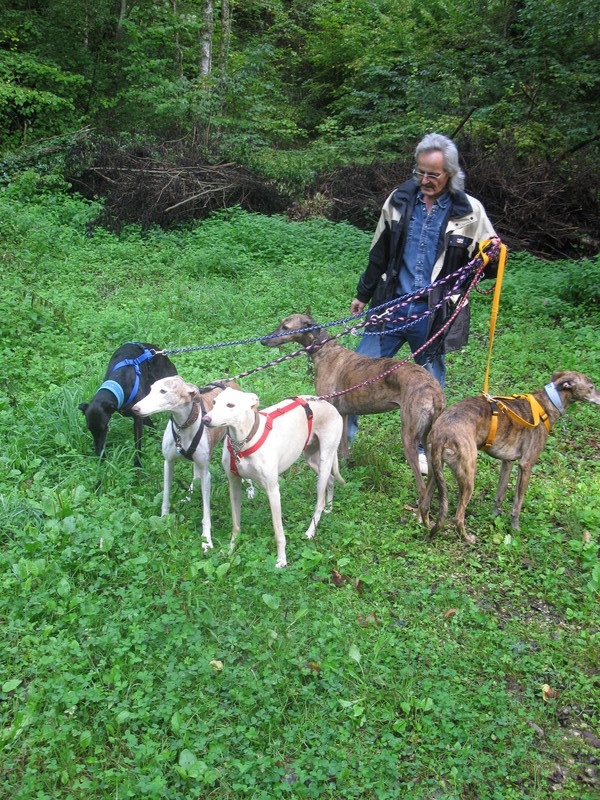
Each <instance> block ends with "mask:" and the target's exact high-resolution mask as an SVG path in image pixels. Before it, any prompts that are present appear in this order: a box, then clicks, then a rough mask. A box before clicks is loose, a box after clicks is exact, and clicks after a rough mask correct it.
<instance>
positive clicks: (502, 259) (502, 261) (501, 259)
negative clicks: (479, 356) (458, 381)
mask: <svg viewBox="0 0 600 800" xmlns="http://www.w3.org/2000/svg"><path fill="white" fill-rule="evenodd" d="M490 241H491V240H489V239H488V240H487V241H486V242H483V243H482V244H481V247H480V254H481V257H482V258H483V259H484V262H485V263H486V264H487V261H489V257H488V256H486V254H485V253H484V252H483V250H484V248H485V247H487V246H488V245H489V244H490ZM486 259H487V261H486ZM505 265H506V245H505V244H501V245H500V252H499V255H498V274H497V276H496V286H495V287H494V298H493V300H492V310H491V313H490V346H489V350H488V358H487V365H486V368H485V377H484V379H483V392H484V394H487V391H488V385H489V379H490V367H491V364H492V348H493V346H494V333H495V332H496V322H497V320H498V308H499V306H500V294H501V292H502V278H503V277H504V267H505Z"/></svg>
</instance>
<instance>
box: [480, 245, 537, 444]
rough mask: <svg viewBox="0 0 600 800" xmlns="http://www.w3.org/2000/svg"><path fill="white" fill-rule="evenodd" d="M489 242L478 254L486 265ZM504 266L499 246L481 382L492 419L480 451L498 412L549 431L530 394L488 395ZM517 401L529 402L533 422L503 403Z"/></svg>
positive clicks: (492, 433)
mask: <svg viewBox="0 0 600 800" xmlns="http://www.w3.org/2000/svg"><path fill="white" fill-rule="evenodd" d="M489 243H490V242H489V240H488V241H486V242H483V243H482V244H481V247H480V251H479V254H478V255H480V256H481V257H482V258H483V260H484V262H485V264H487V263H488V261H489V257H488V256H487V255H486V254H485V253H484V252H483V251H484V248H485V247H487V246H488V245H489ZM505 266H506V245H504V244H501V245H500V253H499V255H498V274H497V277H496V286H495V287H494V298H493V300H492V311H491V314H490V347H489V351H488V359H487V366H486V369H485V378H484V380H483V392H482V394H483V396H484V397H485V399H486V400H487V401H488V402H489V403H490V404H491V406H492V419H491V421H490V430H489V432H488V435H487V439H486V441H485V444H484V445H482V448H481V449H482V450H487V449H489V448H490V447H491V446H492V444H493V442H494V439H495V437H496V431H497V430H498V412H499V411H502V412H503V413H504V414H506V415H507V416H508V417H510V419H512V420H513V421H514V422H516V423H517V424H518V425H522V426H523V427H524V428H537V426H538V425H539V424H540V422H543V423H544V425H545V426H546V430H548V431H549V430H550V421H549V419H548V414H546V412H545V411H544V408H543V407H542V406H541V405H540V404H539V403H538V401H537V400H536V399H535V397H534V396H533V395H532V394H514V395H511V396H510V397H492V396H491V395H490V394H488V385H489V379H490V367H491V363H492V348H493V346H494V334H495V332H496V322H497V321H498V309H499V307H500V293H501V292H502V279H503V277H504V267H505ZM519 399H526V400H528V401H529V407H530V409H531V417H532V420H533V422H528V421H527V420H526V419H523V417H521V416H520V415H519V414H517V413H516V411H513V410H512V409H511V408H510V407H509V406H507V405H506V403H503V402H502V401H503V400H519Z"/></svg>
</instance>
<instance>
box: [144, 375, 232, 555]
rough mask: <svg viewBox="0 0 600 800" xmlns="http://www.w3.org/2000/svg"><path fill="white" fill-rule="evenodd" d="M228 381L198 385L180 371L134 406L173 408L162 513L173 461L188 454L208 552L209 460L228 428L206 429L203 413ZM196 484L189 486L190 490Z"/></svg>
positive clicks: (155, 409)
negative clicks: (198, 492)
mask: <svg viewBox="0 0 600 800" xmlns="http://www.w3.org/2000/svg"><path fill="white" fill-rule="evenodd" d="M234 385H235V384H234ZM224 387H225V384H224V383H223V384H222V383H216V384H210V386H207V387H206V388H204V389H199V388H198V387H197V386H195V385H194V384H193V383H186V382H185V381H184V380H183V378H181V377H180V376H179V375H175V376H173V377H171V378H161V380H158V381H155V383H153V384H152V386H151V387H150V393H149V394H148V395H146V397H144V398H143V399H142V400H140V401H139V403H136V404H135V405H134V406H133V408H132V409H131V410H132V411H133V413H134V414H139V416H141V417H148V416H150V415H151V414H156V413H158V412H159V411H170V412H171V419H170V420H169V422H168V423H167V427H166V428H165V432H164V434H163V440H162V452H163V456H164V459H165V464H164V485H163V501H162V509H161V513H162V516H163V517H164V516H166V515H167V514H168V513H169V508H170V500H169V498H170V494H171V486H172V484H173V464H174V463H175V461H176V460H177V459H178V458H187V459H188V460H190V461H192V462H193V464H194V480H196V479H197V478H200V486H201V489H202V548H203V550H204V551H205V552H206V550H208V549H209V548H211V547H212V546H213V543H212V538H211V524H210V472H209V469H208V464H209V462H210V457H211V454H212V451H213V448H214V446H215V445H216V444H217V442H219V441H220V440H221V439H222V438H223V437H224V436H225V432H226V428H224V427H221V428H215V427H213V428H211V429H210V430H208V429H205V427H204V424H203V422H202V417H203V416H204V414H205V413H207V412H208V411H210V410H211V409H212V407H213V402H214V400H215V398H216V397H217V396H218V395H219V394H220V393H221V392H222V391H223V389H224ZM192 488H193V484H192V486H190V490H191V489H192Z"/></svg>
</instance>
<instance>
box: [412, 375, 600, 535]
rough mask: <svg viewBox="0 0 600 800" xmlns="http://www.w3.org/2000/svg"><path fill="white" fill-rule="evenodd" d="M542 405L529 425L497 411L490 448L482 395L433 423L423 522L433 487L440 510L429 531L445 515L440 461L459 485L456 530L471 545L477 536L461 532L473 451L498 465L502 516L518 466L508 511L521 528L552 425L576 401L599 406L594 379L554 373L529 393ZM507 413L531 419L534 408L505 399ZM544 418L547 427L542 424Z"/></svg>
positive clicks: (497, 503)
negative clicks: (523, 508) (536, 467)
mask: <svg viewBox="0 0 600 800" xmlns="http://www.w3.org/2000/svg"><path fill="white" fill-rule="evenodd" d="M531 394H532V395H533V398H534V400H535V402H536V403H537V404H539V405H538V406H537V408H538V409H539V408H540V407H541V416H542V419H541V420H540V424H538V425H536V426H535V427H527V423H526V424H525V425H523V424H522V423H519V422H518V421H515V420H514V419H513V418H512V417H511V415H510V414H509V413H506V412H504V411H502V410H501V411H500V412H499V413H497V429H496V432H495V437H494V438H493V441H492V442H491V444H489V446H486V443H489V441H490V438H491V436H490V425H491V421H492V416H493V413H494V405H493V404H492V403H490V401H489V400H488V399H486V397H484V396H482V395H480V396H478V397H466V398H465V399H464V400H461V401H460V402H458V403H454V405H451V406H449V407H448V408H447V409H446V410H445V411H444V412H443V413H442V414H441V415H440V416H439V417H438V419H437V420H436V421H435V422H434V424H433V426H432V428H431V431H430V432H429V439H428V453H427V458H428V461H429V479H428V481H427V489H426V491H425V495H424V497H423V501H422V503H421V507H420V509H421V516H422V519H423V522H424V523H425V524H426V525H429V506H430V504H431V498H432V495H433V492H434V490H435V488H436V486H437V488H438V494H439V499H440V511H439V515H438V519H437V522H436V523H435V525H434V526H433V528H432V531H431V532H432V533H436V532H437V531H441V530H442V529H443V527H444V523H445V521H446V517H447V516H448V491H447V487H446V482H445V480H444V463H446V464H448V466H449V467H450V469H451V470H452V472H453V474H454V477H455V478H456V481H457V483H458V489H459V501H458V507H457V510H456V527H457V528H458V530H459V531H460V532H461V533H462V535H463V537H464V538H465V540H466V541H467V542H468V543H469V544H473V543H474V542H475V536H473V535H472V534H469V533H467V531H466V529H465V509H466V507H467V504H468V502H469V500H470V499H471V495H472V494H473V488H474V485H475V472H476V469H477V450H478V449H483V448H485V451H486V452H487V453H489V455H491V456H492V457H493V458H498V459H500V461H502V467H501V470H500V480H499V483H498V490H497V492H496V497H495V498H494V515H495V516H497V515H498V514H500V513H501V506H502V501H503V500H504V495H505V494H506V487H507V485H508V479H509V477H510V472H511V469H512V466H513V464H514V463H515V461H518V462H519V471H518V477H517V484H516V487H515V497H514V503H513V507H512V512H511V521H512V527H513V528H515V529H516V530H519V527H520V522H519V517H520V514H521V506H522V505H523V498H524V496H525V491H526V490H527V484H528V483H529V477H530V475H531V468H532V467H533V465H534V464H535V463H536V461H537V460H538V458H539V456H540V453H541V452H542V450H543V449H544V447H545V445H546V441H547V439H548V432H549V429H550V427H551V425H552V424H553V423H554V422H556V420H557V419H558V418H559V417H560V416H562V415H563V414H564V413H565V410H566V409H567V408H568V407H569V406H570V405H571V404H572V403H574V402H575V401H576V400H582V401H587V402H588V403H594V404H596V405H600V392H598V390H597V389H596V387H595V386H594V384H593V383H592V381H591V380H590V379H589V378H588V377H586V376H585V375H583V374H582V373H581V372H570V371H568V372H555V373H554V375H553V376H552V380H551V382H550V383H548V384H547V385H546V386H545V387H544V388H543V389H540V390H538V391H536V392H532V393H531ZM503 399H504V400H505V401H506V402H505V406H507V407H508V409H509V412H510V411H512V412H516V415H518V416H519V417H520V418H521V419H523V420H526V421H528V420H529V419H531V415H532V406H530V403H529V400H528V399H526V396H525V395H521V396H519V397H518V399H509V398H503ZM546 416H547V426H546V425H544V424H542V423H543V418H545V417H546Z"/></svg>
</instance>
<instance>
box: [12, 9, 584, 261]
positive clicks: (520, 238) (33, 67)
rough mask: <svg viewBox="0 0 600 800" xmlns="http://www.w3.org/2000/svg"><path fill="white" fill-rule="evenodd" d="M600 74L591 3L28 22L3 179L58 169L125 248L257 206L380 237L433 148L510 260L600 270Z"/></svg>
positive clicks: (56, 17)
mask: <svg viewBox="0 0 600 800" xmlns="http://www.w3.org/2000/svg"><path fill="white" fill-rule="evenodd" d="M599 56H600V39H599V23H598V15H597V4H596V3H595V2H594V0H578V1H577V2H576V1H575V0H558V2H556V1H554V0H553V1H552V2H548V0H489V2H473V1H472V0H459V2H452V3H450V2H446V0H424V1H423V2H418V3H417V2H413V0H344V2H330V0H327V1H326V2H324V1H323V0H316V2H314V1H313V0H310V1H309V2H307V3H303V4H301V5H299V4H297V3H292V2H286V0H252V1H251V2H250V1H249V0H240V2H238V3H235V4H234V3H233V2H231V0H220V2H214V0H153V2H148V1H146V2H135V1H133V2H132V0H95V2H93V3H92V2H91V1H90V0H44V2H41V0H37V1H36V0H11V1H10V2H9V3H8V4H7V7H6V8H5V10H4V11H3V12H1V13H0V147H2V148H4V153H5V155H4V159H3V161H2V162H1V164H0V179H4V180H5V181H6V180H10V176H11V175H14V174H15V171H19V170H22V169H23V167H27V166H29V167H32V168H35V169H37V170H40V171H41V172H42V173H44V172H47V171H48V170H50V171H52V170H54V171H56V170H57V169H58V171H59V173H60V174H62V175H63V176H64V177H66V178H68V179H69V181H70V185H72V186H75V188H76V189H77V190H78V191H80V192H82V193H83V194H86V195H87V196H89V197H93V196H96V195H101V196H104V197H107V198H108V202H107V206H106V209H107V210H106V212H105V214H106V218H107V219H109V220H110V221H111V222H112V223H113V224H116V225H117V226H119V225H120V224H122V223H123V222H127V221H142V222H143V223H144V224H147V225H149V224H152V223H154V222H158V223H160V224H163V225H169V224H171V223H173V222H177V221H182V220H185V219H188V218H190V217H198V216H202V215H205V214H206V213H209V212H210V211H211V210H213V209H214V208H215V207H218V206H219V205H232V204H235V203H239V204H241V205H242V206H243V207H245V208H247V209H248V210H255V211H266V212H281V211H284V210H285V211H288V213H291V214H292V215H294V216H295V218H304V217H305V216H307V215H310V214H314V213H317V214H321V215H324V216H327V217H330V218H331V219H335V220H338V219H346V220H348V221H350V222H352V223H353V224H355V225H358V226H359V227H362V228H364V229H365V230H371V229H372V227H373V225H374V222H375V220H376V217H377V213H378V210H379V208H380V205H381V201H382V199H383V198H384V197H385V195H386V194H387V192H389V190H390V188H391V187H392V186H394V185H396V184H397V183H398V182H399V181H400V180H403V179H404V178H405V176H406V174H407V170H408V169H409V168H410V166H411V163H412V162H411V159H412V155H411V154H412V151H413V150H414V146H415V143H416V142H417V141H418V139H419V138H420V137H421V136H422V135H423V134H424V133H425V132H428V131H430V130H437V131H439V132H441V133H445V134H447V135H450V136H454V137H456V139H457V142H458V144H459V146H460V149H461V152H462V153H463V155H464V157H465V162H466V164H465V165H466V168H467V169H466V171H467V175H468V184H467V188H468V190H469V191H471V192H472V193H473V194H475V195H476V196H478V197H480V198H481V199H483V200H484V202H485V204H486V208H487V209H488V212H489V215H490V217H491V218H492V219H493V220H494V222H495V224H496V225H497V227H498V230H499V232H500V233H501V235H502V236H503V238H504V239H505V241H507V242H508V243H509V244H511V245H515V246H521V247H523V246H524V247H529V248H530V249H533V250H534V251H537V252H540V253H542V254H544V255H548V256H550V257H553V256H554V257H555V256H569V257H570V256H577V255H593V254H594V253H596V252H597V251H598V249H600V244H599V241H598V231H597V217H598V189H597V186H598V182H597V180H594V179H593V178H594V176H597V175H598V172H599V170H598V165H599V158H600V157H599V150H598V143H599V133H598V130H599V126H598V120H599V115H600V111H599V106H598V103H597V99H596V98H597V94H598V82H599V81H600V64H599ZM217 167H218V168H217ZM105 221H106V220H105Z"/></svg>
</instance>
